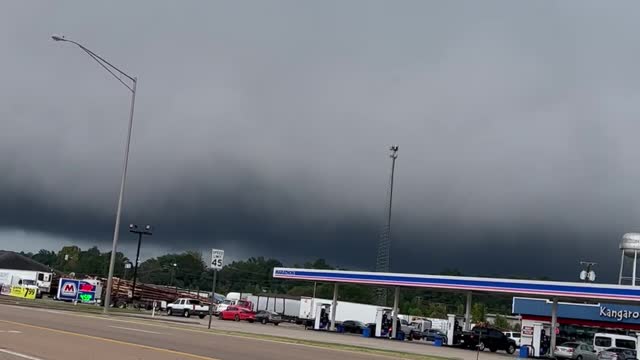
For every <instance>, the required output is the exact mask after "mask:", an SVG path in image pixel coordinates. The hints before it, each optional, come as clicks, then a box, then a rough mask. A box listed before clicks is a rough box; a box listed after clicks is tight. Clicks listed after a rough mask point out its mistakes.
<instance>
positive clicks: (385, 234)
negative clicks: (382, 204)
mask: <svg viewBox="0 0 640 360" xmlns="http://www.w3.org/2000/svg"><path fill="white" fill-rule="evenodd" d="M389 150H391V154H390V155H389V157H391V184H390V187H389V204H388V207H387V210H388V212H387V224H386V225H385V227H384V228H383V229H382V232H381V233H380V239H379V241H378V254H377V257H376V271H377V272H389V257H390V250H391V208H392V205H393V176H394V173H395V169H396V159H397V158H398V146H397V145H393V146H391V148H389ZM377 294H378V305H382V306H385V305H386V304H387V289H385V288H379V289H377Z"/></svg>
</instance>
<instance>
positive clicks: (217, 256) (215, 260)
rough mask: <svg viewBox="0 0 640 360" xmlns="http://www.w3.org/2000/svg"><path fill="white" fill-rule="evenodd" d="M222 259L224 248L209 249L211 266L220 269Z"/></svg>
mask: <svg viewBox="0 0 640 360" xmlns="http://www.w3.org/2000/svg"><path fill="white" fill-rule="evenodd" d="M223 260H224V250H219V249H211V268H212V269H213V270H221V269H222V264H223Z"/></svg>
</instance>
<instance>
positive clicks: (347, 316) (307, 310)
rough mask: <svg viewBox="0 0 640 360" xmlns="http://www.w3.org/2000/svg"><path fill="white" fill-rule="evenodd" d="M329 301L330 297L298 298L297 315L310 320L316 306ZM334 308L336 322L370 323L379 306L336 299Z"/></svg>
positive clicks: (373, 321)
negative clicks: (298, 310) (298, 308)
mask: <svg viewBox="0 0 640 360" xmlns="http://www.w3.org/2000/svg"><path fill="white" fill-rule="evenodd" d="M331 303H332V300H330V299H318V298H315V299H314V298H309V297H303V298H301V299H300V313H299V315H298V317H299V318H300V319H303V320H311V319H313V318H315V314H316V307H317V306H321V305H326V304H329V305H331ZM336 308H337V310H336V322H343V321H346V320H356V321H361V322H363V323H365V324H370V323H375V321H376V312H377V311H378V309H379V308H380V307H379V306H377V305H369V304H360V303H354V302H348V301H338V302H337V306H336Z"/></svg>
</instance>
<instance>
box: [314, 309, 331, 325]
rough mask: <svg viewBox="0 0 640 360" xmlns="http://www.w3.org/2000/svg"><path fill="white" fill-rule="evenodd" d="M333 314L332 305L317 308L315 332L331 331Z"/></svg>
mask: <svg viewBox="0 0 640 360" xmlns="http://www.w3.org/2000/svg"><path fill="white" fill-rule="evenodd" d="M330 314H331V304H322V305H318V306H316V321H315V322H314V324H313V330H329V316H330Z"/></svg>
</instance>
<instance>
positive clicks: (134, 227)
mask: <svg viewBox="0 0 640 360" xmlns="http://www.w3.org/2000/svg"><path fill="white" fill-rule="evenodd" d="M129 232H132V233H134V234H138V250H137V251H136V262H135V263H134V264H133V288H132V289H131V301H133V299H134V298H135V295H136V280H138V262H139V260H140V244H141V243H142V235H149V236H151V235H152V232H151V225H147V226H145V227H144V229H143V230H138V225H136V224H129Z"/></svg>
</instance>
